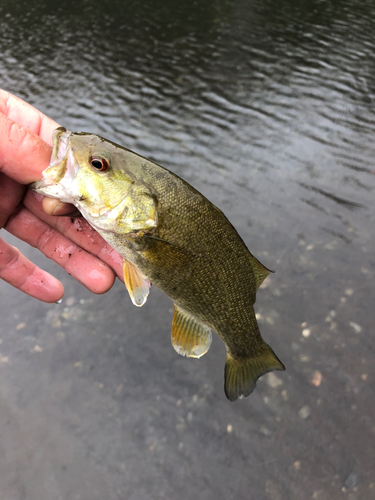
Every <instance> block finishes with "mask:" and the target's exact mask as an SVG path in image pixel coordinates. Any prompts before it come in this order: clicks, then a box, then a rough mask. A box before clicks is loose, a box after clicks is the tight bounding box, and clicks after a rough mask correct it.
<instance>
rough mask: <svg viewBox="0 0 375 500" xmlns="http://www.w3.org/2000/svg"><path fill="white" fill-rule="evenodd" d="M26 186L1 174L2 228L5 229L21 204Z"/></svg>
mask: <svg viewBox="0 0 375 500" xmlns="http://www.w3.org/2000/svg"><path fill="white" fill-rule="evenodd" d="M25 191H26V186H22V185H21V184H18V182H16V181H14V180H13V179H10V178H9V177H7V176H6V175H4V174H1V173H0V228H1V227H4V225H5V224H6V222H7V220H8V218H9V217H10V215H11V214H12V213H13V212H14V211H15V209H16V207H17V205H19V203H20V202H21V200H22V198H23V195H24V193H25Z"/></svg>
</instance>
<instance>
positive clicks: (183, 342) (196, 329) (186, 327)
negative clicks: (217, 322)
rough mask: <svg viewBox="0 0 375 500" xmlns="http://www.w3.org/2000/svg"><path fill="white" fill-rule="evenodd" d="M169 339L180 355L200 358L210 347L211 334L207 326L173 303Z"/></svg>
mask: <svg viewBox="0 0 375 500" xmlns="http://www.w3.org/2000/svg"><path fill="white" fill-rule="evenodd" d="M171 339H172V345H173V348H174V350H175V351H176V352H178V354H181V356H188V357H189V358H200V357H201V356H203V354H206V352H207V351H208V349H209V348H210V345H211V342H212V334H211V330H210V329H209V328H207V326H204V325H202V323H199V322H198V321H197V320H196V319H195V318H193V316H190V314H188V313H186V312H185V311H183V310H182V309H180V308H179V307H177V306H176V304H175V306H174V316H173V322H172V335H171Z"/></svg>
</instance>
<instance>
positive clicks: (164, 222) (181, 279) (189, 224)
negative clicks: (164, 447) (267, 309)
mask: <svg viewBox="0 0 375 500" xmlns="http://www.w3.org/2000/svg"><path fill="white" fill-rule="evenodd" d="M59 130H60V132H56V133H55V143H56V142H57V143H58V140H59V139H61V141H63V140H64V141H65V142H64V144H65V143H66V148H65V147H64V148H62V150H63V153H64V154H65V156H64V158H66V157H67V154H68V153H67V152H66V150H68V151H69V154H70V155H71V157H74V159H75V160H74V161H73V159H71V160H70V162H71V164H70V166H69V162H68V163H67V165H68V166H65V167H64V166H63V167H61V164H63V160H62V159H61V156H62V153H61V152H60V154H59V149H58V148H59V146H58V145H56V144H55V149H54V154H53V155H52V156H53V158H52V160H51V167H49V168H50V169H51V168H52V169H55V170H53V172H52V171H51V173H49V172H48V169H47V170H46V171H45V172H44V175H45V178H49V182H46V181H45V180H44V181H41V183H37V184H36V185H34V186H33V188H34V189H35V190H38V191H39V192H42V193H44V194H46V195H47V196H48V195H49V196H51V195H52V196H55V197H59V198H60V199H62V200H63V201H70V202H72V203H74V204H75V205H76V206H77V207H78V208H79V209H80V210H81V212H82V214H83V215H84V216H85V217H86V218H87V220H88V221H89V222H90V223H91V224H92V225H93V226H94V227H95V229H97V231H98V232H99V233H100V234H102V236H103V237H104V238H105V239H106V240H107V241H108V243H109V244H110V245H111V246H112V247H113V248H115V249H116V250H117V251H118V252H119V253H120V254H121V255H122V256H123V257H124V259H125V260H124V266H125V267H124V275H126V274H127V275H128V279H126V276H125V281H126V283H127V287H128V290H129V293H131V289H132V288H133V289H135V288H136V289H137V290H140V294H141V300H143V301H144V300H145V299H146V297H147V293H148V288H147V287H148V286H149V285H147V283H148V282H151V283H152V284H154V285H155V286H157V287H158V288H160V289H161V290H162V291H163V292H165V293H166V294H167V295H168V296H169V297H170V298H171V299H172V300H173V302H174V304H175V316H174V320H173V327H172V343H173V344H174V347H175V349H176V350H177V351H178V352H180V353H181V354H186V355H188V356H194V357H200V355H202V354H204V352H206V350H207V349H208V348H209V345H210V342H211V340H210V332H209V329H212V330H214V331H215V332H216V333H217V334H218V335H219V336H220V337H221V338H222V340H223V341H224V343H225V345H226V348H227V361H226V366H225V392H226V395H227V397H228V398H229V399H230V400H232V401H233V400H235V399H236V398H237V397H239V396H247V395H248V394H250V393H251V392H252V390H253V389H254V387H255V382H256V380H257V378H259V376H261V375H262V374H263V373H266V372H267V371H270V370H273V369H284V366H283V365H282V363H281V362H280V361H279V360H278V358H277V357H276V355H275V354H274V353H273V351H272V349H271V348H270V347H269V346H268V345H267V344H266V343H265V342H264V341H263V339H262V337H261V335H260V332H259V328H258V325H257V321H256V318H255V313H254V308H253V305H254V302H255V298H256V291H257V288H258V286H259V285H260V284H261V283H262V281H263V280H264V279H265V278H266V276H267V275H268V274H269V272H270V271H269V270H268V269H266V268H265V267H264V266H263V265H262V264H261V263H260V262H259V261H258V260H257V259H256V258H255V257H254V256H253V255H251V253H250V252H249V250H248V249H247V247H246V245H245V244H244V242H243V241H242V239H241V238H240V236H239V235H238V233H237V231H236V230H235V229H234V227H233V226H232V224H231V223H230V222H229V221H228V219H227V218H226V217H225V216H224V214H223V213H222V212H221V211H220V210H219V209H218V208H216V207H215V206H214V205H213V204H212V203H211V202H210V201H208V200H207V199H206V198H205V197H204V196H203V195H202V194H200V193H199V192H198V191H197V190H195V189H194V188H193V187H192V186H190V185H189V184H188V183H186V182H185V181H183V180H182V179H180V178H179V177H178V176H176V175H175V174H173V173H171V172H170V171H168V170H166V169H165V168H163V167H161V166H159V165H157V164H155V163H153V162H151V161H149V160H146V159H144V158H142V157H141V156H139V155H137V154H135V153H133V152H131V151H129V150H127V149H125V148H122V147H120V146H117V145H115V144H113V143H111V142H109V141H105V140H104V139H102V138H99V137H97V136H93V135H90V134H82V133H78V134H70V133H69V132H66V131H65V129H58V131H59ZM67 134H70V135H67ZM60 147H61V146H60ZM92 158H94V160H92ZM96 158H99V160H100V161H102V163H103V164H104V166H105V167H106V169H105V171H107V170H108V172H109V171H110V170H111V169H112V170H113V171H114V174H115V175H112V179H111V182H108V181H107V177H108V175H107V172H105V173H104V172H101V171H100V170H99V172H98V171H95V168H93V167H92V164H93V163H95V159H96ZM102 158H104V160H105V161H104V160H103V159H102ZM72 162H73V164H74V165H75V170H76V171H78V172H80V174H82V176H83V174H84V170H85V172H86V174H85V176H83V178H85V179H86V180H85V184H84V186H82V185H78V184H77V181H76V179H77V173H75V172H73V170H74V168H73V167H72ZM59 165H60V166H59ZM77 165H79V167H77ZM83 165H85V167H84V168H83V167H82V166H83ZM97 166H100V165H99V163H98V164H97ZM102 166H103V165H102ZM64 168H65V173H64V174H62V173H61V169H64ZM59 169H60V170H59ZM80 169H81V170H80ZM121 171H122V172H123V177H121ZM69 172H70V174H69ZM68 174H69V175H70V177H69V175H68ZM91 176H93V177H91ZM105 176H106V177H105ZM94 177H99V181H101V182H106V183H107V184H106V185H105V187H104V188H103V189H102V195H101V194H99V195H98V193H97V191H98V190H100V189H101V188H98V187H97V186H101V184H100V182H97V180H96V179H94ZM56 178H58V179H59V180H58V182H57V183H56V182H52V184H53V188H51V187H50V186H51V179H52V180H54V179H56ZM104 178H105V179H106V180H105V181H104ZM119 178H121V179H122V180H121V181H119ZM61 179H67V180H66V181H64V180H63V181H62V180H61ZM87 179H90V181H88V180H87ZM124 179H125V180H124ZM64 182H65V184H66V185H65V186H63V187H62V188H60V187H59V188H57V187H56V186H57V184H61V183H64ZM81 184H82V182H81ZM91 184H92V185H91ZM118 184H119V185H120V187H119V188H117V187H116V188H115V191H114V193H113V196H112V197H109V200H108V199H107V198H108V192H109V191H111V190H112V187H113V186H117V185H118ZM58 189H60V191H59V192H58ZM53 190H55V191H53ZM61 190H62V191H63V192H62V191H61ZM91 190H92V191H94V193H95V194H94V195H93V197H94V198H95V202H92V207H90V206H88V205H90V199H91V198H90V196H91V195H90V193H91ZM68 191H69V193H68ZM76 191H77V192H78V191H79V192H81V194H80V196H81V199H80V200H77V196H78V195H77V193H76ZM103 191H104V194H103ZM118 191H120V192H118ZM72 193H73V194H72ZM64 197H65V198H64ZM78 197H79V196H78ZM102 198H105V201H104V202H102V201H98V200H101V199H102ZM110 199H112V202H111V201H110ZM100 203H101V205H100ZM98 207H99V208H98ZM119 214H120V215H119ZM102 219H103V221H102ZM112 219H113V222H111V221H112ZM126 266H127V267H126ZM125 268H126V270H125ZM138 271H139V273H138ZM129 276H130V277H129ZM134 276H135V277H134ZM137 280H140V282H141V283H140V284H135V285H134V284H133V285H132V283H134V281H137ZM142 280H144V281H142ZM147 280H148V281H147ZM129 283H130V284H129ZM137 283H138V281H137ZM137 287H139V288H137ZM141 303H144V302H141ZM141 303H139V304H137V305H141Z"/></svg>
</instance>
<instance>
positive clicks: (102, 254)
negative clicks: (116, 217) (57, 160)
mask: <svg viewBox="0 0 375 500" xmlns="http://www.w3.org/2000/svg"><path fill="white" fill-rule="evenodd" d="M23 203H24V205H25V207H27V208H28V209H29V210H30V212H32V213H33V214H35V215H36V216H37V217H38V218H39V219H41V220H43V221H44V222H46V223H47V224H48V225H49V226H51V227H53V228H55V229H57V231H59V232H60V233H62V234H64V235H65V236H66V237H67V238H69V240H71V241H73V242H74V243H76V244H77V245H79V246H80V247H81V248H84V249H85V250H87V251H88V252H90V254H93V255H96V256H97V257H98V258H99V259H101V260H102V261H103V262H105V263H107V264H108V265H109V266H110V267H111V268H112V269H113V270H114V272H115V273H116V275H117V276H118V277H119V278H120V279H121V280H122V281H123V269H122V257H121V256H120V254H119V253H118V252H116V250H114V249H113V248H112V247H111V246H109V245H108V243H106V242H105V241H104V240H103V238H102V237H101V236H100V234H99V233H97V232H96V231H95V229H93V228H92V227H91V226H90V224H89V223H88V222H87V221H86V220H85V219H84V218H83V217H80V218H73V217H54V216H50V215H47V214H46V213H45V212H44V210H43V207H42V196H41V195H39V194H37V193H34V192H33V191H30V190H29V191H27V193H26V195H25V198H24V200H23Z"/></svg>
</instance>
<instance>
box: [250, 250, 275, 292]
mask: <svg viewBox="0 0 375 500" xmlns="http://www.w3.org/2000/svg"><path fill="white" fill-rule="evenodd" d="M251 263H252V268H253V271H254V276H255V286H256V287H257V289H258V288H259V287H260V285H261V284H262V283H263V281H264V280H265V279H266V278H267V276H268V275H269V274H270V273H274V272H275V271H271V269H267V268H266V266H264V265H263V264H262V263H261V262H259V260H258V259H257V258H256V257H254V255H251Z"/></svg>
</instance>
